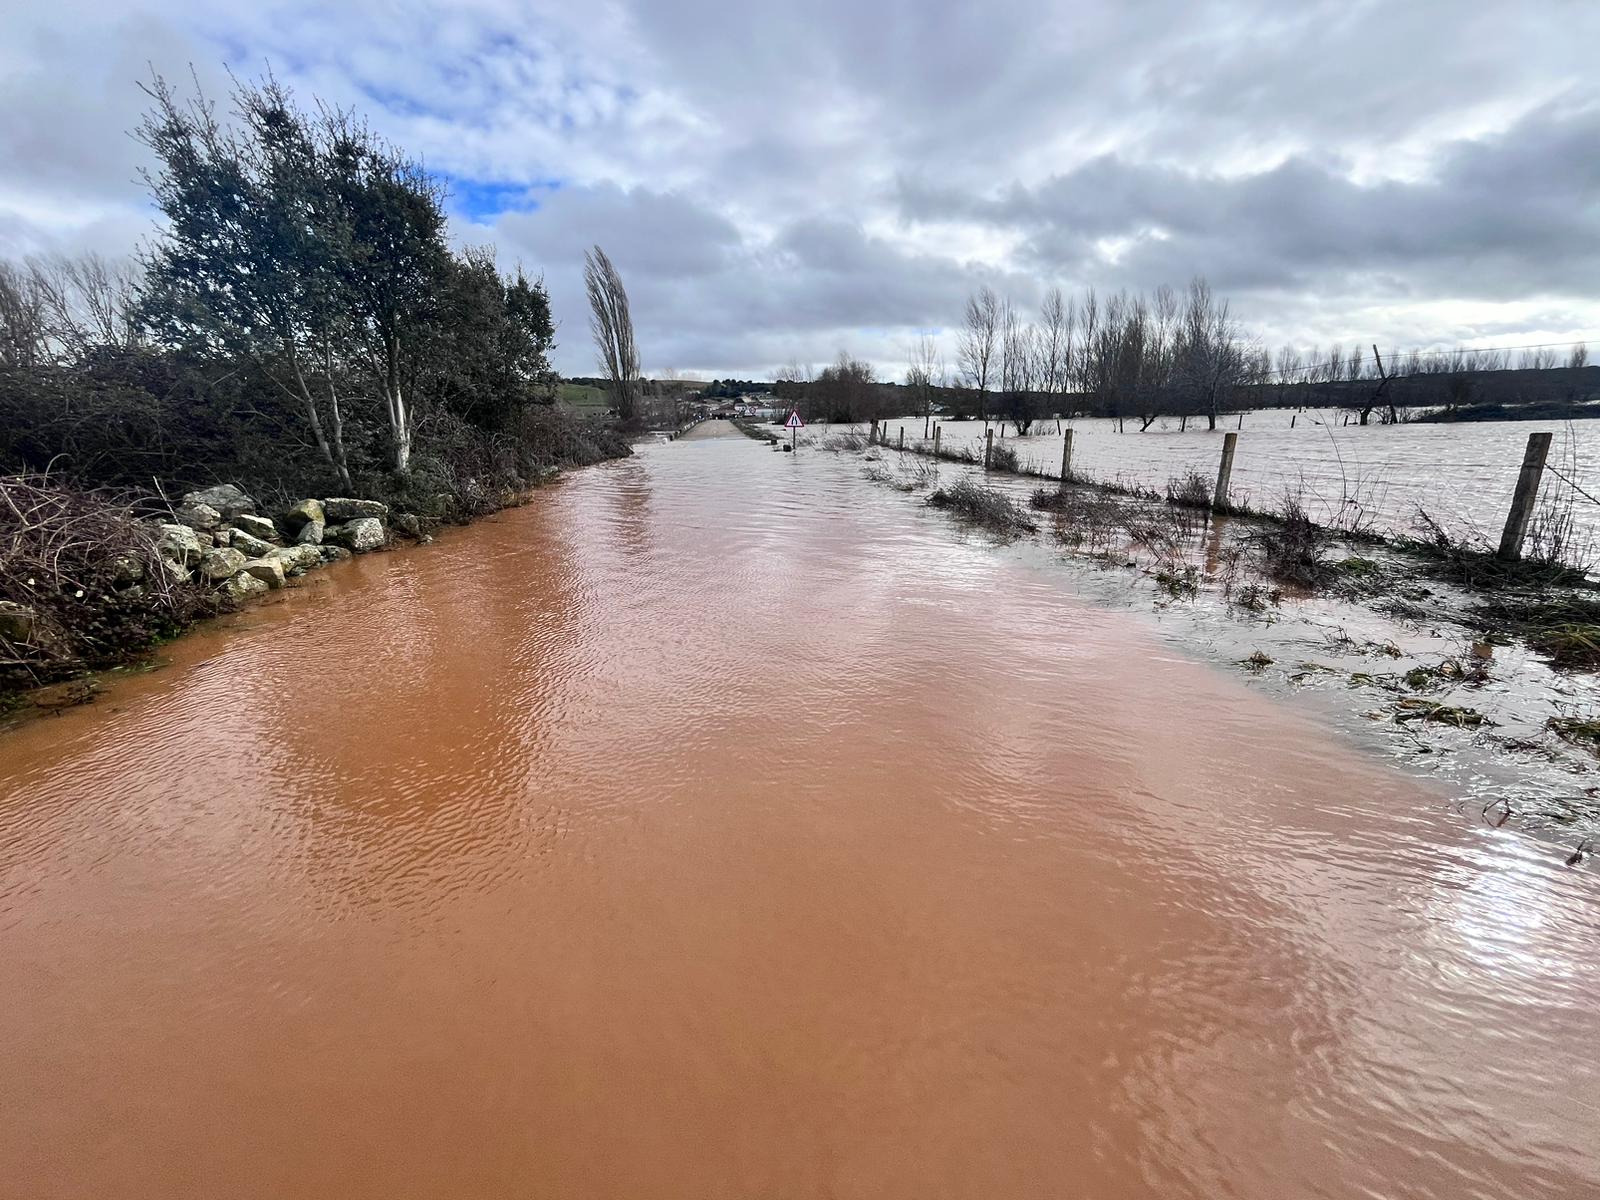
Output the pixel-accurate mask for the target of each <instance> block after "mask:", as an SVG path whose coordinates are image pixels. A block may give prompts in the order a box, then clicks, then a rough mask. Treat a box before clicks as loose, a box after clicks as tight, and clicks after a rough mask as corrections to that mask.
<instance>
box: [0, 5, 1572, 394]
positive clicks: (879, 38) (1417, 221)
mask: <svg viewBox="0 0 1600 1200" xmlns="http://www.w3.org/2000/svg"><path fill="white" fill-rule="evenodd" d="M1597 35H1600V7H1597V6H1596V5H1594V4H1593V3H1592V2H1591V0H1545V2H1544V3H1540V4H1529V5H1522V6H1512V5H1509V4H1505V3H1501V2H1498V0H1412V2H1409V3H1404V4H1401V3H1393V2H1379V0H1340V2H1338V3H1333V2H1331V0H1310V2H1304V3H1299V4H1295V5H1284V4H1282V3H1280V2H1277V0H1141V2H1140V3H1126V2H1118V0H1093V2H1078V3H1073V4H1062V3H1059V0H1013V2H1011V3H1008V4H1005V5H989V6H980V5H972V4H964V3H954V2H952V0H918V2H913V0H880V2H877V3H866V4H863V3H861V2H860V0H814V2H813V3H811V4H807V5H794V4H791V3H777V2H776V0H742V2H735V0H584V2H582V3H580V2H578V0H461V2H459V3H456V4H452V5H450V6H448V7H441V6H437V5H433V6H429V5H424V4H420V3H416V2H414V0H344V2H343V3H332V4H313V3H310V0H261V3H258V4H255V5H252V6H249V7H248V9H246V8H243V7H240V6H217V5H214V4H209V3H202V2H201V0H124V2H122V3H119V4H116V5H113V4H110V3H109V2H108V0H59V2H58V3H53V4H50V5H38V4H35V5H14V6H8V7H7V9H6V10H5V13H4V14H3V15H0V162H3V164H4V170H3V171H0V254H4V255H11V256H15V255H21V254H26V253H30V252H34V251H40V250H55V249H62V250H72V249H74V248H80V247H88V248H94V249H98V250H102V251H111V250H115V249H118V248H124V249H126V248H128V247H131V245H132V244H133V242H134V241H135V240H136V239H137V238H139V237H140V236H143V235H145V234H148V233H149V232H150V231H151V230H152V214H151V211H150V206H149V204H148V201H147V199H146V198H145V196H144V195H143V192H142V190H141V188H140V186H139V184H138V182H137V177H138V171H139V168H140V166H141V165H142V164H143V159H142V151H141V148H140V147H139V146H138V144H137V143H136V142H134V141H133V140H132V139H131V138H129V137H128V135H127V131H128V130H129V129H130V128H131V127H132V126H133V125H134V124H135V123H136V122H137V118H138V111H139V108H140V104H141V100H142V97H141V95H140V93H139V92H138V87H137V85H138V82H139V81H140V80H141V79H143V78H145V77H146V76H147V74H148V71H149V70H150V69H151V68H154V69H155V70H158V71H160V72H162V73H164V74H166V75H168V76H172V77H180V78H181V77H185V76H187V74H188V73H189V71H190V70H191V69H193V70H194V71H195V72H196V73H197V74H198V75H199V77H200V78H201V79H202V80H203V81H204V83H205V85H206V86H207V88H208V89H209V90H211V91H213V92H217V91H219V90H221V91H225V85H226V78H227V75H226V72H227V71H229V70H232V71H235V72H237V73H240V74H245V75H250V74H254V73H257V72H259V71H260V70H262V69H263V68H264V67H265V66H267V65H269V64H270V67H271V69H272V70H273V72H274V73H275V74H276V75H277V76H278V77H279V78H280V79H282V80H284V81H285V82H287V83H289V84H290V85H291V86H293V87H295V88H296V89H297V90H299V91H300V92H301V93H302V94H303V95H316V96H319V97H321V98H323V99H325V100H327V101H329V102H331V103H334V104H338V105H344V106H349V107H354V108H356V109H358V110H360V111H362V112H363V113H365V114H366V115H367V116H368V117H369V118H370V120H371V121H372V123H373V124H374V125H375V126H376V127H377V128H379V129H380V130H381V131H383V132H384V133H385V134H387V135H388V136H389V137H391V138H392V139H394V140H395V141H396V142H397V143H399V144H400V145H403V146H405V147H406V148H407V149H409V150H411V151H412V152H414V153H416V154H418V155H420V156H422V157H423V158H424V160H425V161H426V162H427V164H428V166H429V168H430V169H432V170H434V171H436V172H438V173H440V174H441V175H444V176H446V177H447V178H449V179H450V180H451V181H452V184H453V190H454V191H455V193H456V197H457V199H456V200H455V201H454V205H455V211H454V214H453V227H454V229H455V232H456V236H457V237H458V238H459V239H460V240H461V241H463V242H478V243H483V242H487V243H492V244H493V245H494V246H495V247H496V248H497V250H498V251H499V253H500V255H501V258H502V261H504V262H506V263H507V264H508V265H509V263H510V262H512V261H519V262H521V263H522V265H523V266H524V267H526V268H527V269H529V270H531V271H533V272H535V273H540V274H543V275H544V277H545V279H546V281H547V283H548V285H549V287H550V290H551V295H552V300H553V302H554V305H555V309H556V313H557V316H558V318H559V320H560V321H561V326H562V328H561V334H560V339H561V343H562V345H561V347H560V350H559V352H558V363H559V365H560V366H561V367H562V368H563V369H565V370H567V371H569V372H573V373H582V372H586V371H589V370H591V369H592V361H591V355H590V353H589V350H588V347H587V344H586V343H587V337H586V330H585V323H586V322H585V312H584V308H583V293H582V280H581V264H582V256H583V251H584V249H585V247H587V246H589V245H591V244H596V243H598V244H600V245H602V246H604V247H605V248H606V249H607V251H608V253H609V254H610V255H611V257H612V258H613V259H614V260H615V261H616V262H617V264H618V266H619V267H620V269H621V270H622V272H623V275H624V278H625V279H626V281H627V283H628V286H629V289H630V292H631V294H632V297H633V308H634V313H635V318H636V321H637V324H638V326H639V334H640V341H641V346H642V349H643V353H644V357H645V361H646V364H647V366H648V367H650V368H651V369H656V370H660V369H665V368H669V367H671V368H678V369H682V370H685V371H695V372H709V373H718V374H733V373H737V374H756V373H766V372H770V371H771V370H773V369H774V368H775V367H776V366H778V365H779V364H781V363H783V362H785V361H787V360H789V359H791V358H798V359H801V360H804V361H810V362H813V363H817V362H820V361H822V360H825V359H828V358H831V357H832V356H833V355H834V354H835V353H836V352H837V351H838V350H840V349H841V348H848V349H850V350H851V351H853V352H855V353H857V354H860V355H863V356H865V357H868V358H871V359H873V360H875V361H876V362H877V363H878V364H879V365H880V368H881V369H883V370H884V371H885V372H897V371H898V370H899V369H901V366H902V360H903V358H904V355H905V348H906V346H907V345H908V344H909V343H910V341H911V340H912V339H913V338H914V337H915V336H916V335H917V334H918V333H920V332H923V331H930V332H934V333H935V334H938V335H940V336H944V337H945V338H946V339H947V341H948V340H949V333H948V331H949V327H950V326H951V325H952V324H953V323H954V322H955V321H956V320H957V319H958V317H959V313H960V309H961V305H962V301H963V299H964V297H965V296H966V295H967V294H968V292H969V291H970V290H971V289H973V288H975V287H977V286H979V285H980V284H984V283H988V284H991V285H993V286H995V287H997V288H1000V289H1002V290H1004V291H1006V292H1008V293H1009V294H1010V295H1012V296H1013V297H1014V298H1015V299H1016V300H1017V301H1018V303H1020V304H1022V305H1024V306H1028V305H1031V304H1032V303H1034V302H1036V300H1037V298H1038V296H1039V295H1040V293H1041V292H1042V290H1043V289H1044V288H1045V287H1047V286H1050V285H1053V284H1060V285H1061V286H1063V287H1066V288H1069V289H1074V288H1081V287H1085V286H1095V287H1097V288H1102V289H1112V290H1115V289H1118V288H1123V287H1126V288H1131V289H1142V288H1148V287H1151V286H1154V285H1155V284H1158V283H1162V282H1168V283H1174V284H1181V283H1182V282H1183V281H1184V280H1185V279H1187V278H1188V277H1189V276H1190V275H1193V274H1196V273H1203V274H1205V275H1206V276H1207V277H1208V278H1210V279H1211V281H1212V283H1213V285H1214V286H1215V287H1217V288H1218V289H1219V290H1221V291H1223V292H1225V293H1226V294H1228V295H1229V296H1230V297H1231V298H1232V301H1233V304H1234V309H1235V311H1236V312H1237V313H1238V315H1239V316H1240V317H1241V318H1242V319H1243V320H1244V321H1245V322H1246V323H1247V324H1249V325H1250V326H1251V327H1252V328H1253V329H1255V330H1256V331H1257V332H1259V333H1260V334H1261V335H1262V336H1263V337H1264V338H1267V339H1269V340H1272V341H1274V342H1275V341H1278V340H1295V341H1299V342H1302V343H1309V342H1313V341H1322V340H1327V339H1331V338H1342V337H1361V338H1363V339H1365V338H1374V339H1378V340H1385V341H1388V342H1390V343H1391V344H1394V343H1397V342H1398V343H1402V344H1406V345H1427V344H1437V343H1449V342H1455V341H1466V340H1477V341H1480V342H1481V341H1483V340H1484V339H1495V340H1499V341H1504V340H1506V339H1512V340H1532V339H1535V338H1540V339H1546V338H1547V339H1551V340H1554V339H1558V338H1565V337H1574V338H1575V337H1583V336H1596V335H1600V296H1597V295H1596V289H1597V284H1596V280H1600V270H1597V267H1600V262H1597V258H1600V209H1597V204H1600V199H1597V198H1600V186H1597V185H1600V156H1597V155H1596V154H1595V153H1594V152H1593V147H1594V146H1595V145H1596V144H1597V134H1600V85H1597V83H1596V82H1595V72H1594V71H1593V69H1592V63H1591V61H1590V59H1591V56H1592V46H1593V45H1594V44H1596V40H1597ZM485 197H495V198H496V199H495V200H494V201H493V202H492V203H491V202H490V201H488V200H486V199H485ZM952 352H953V346H950V345H947V353H952Z"/></svg>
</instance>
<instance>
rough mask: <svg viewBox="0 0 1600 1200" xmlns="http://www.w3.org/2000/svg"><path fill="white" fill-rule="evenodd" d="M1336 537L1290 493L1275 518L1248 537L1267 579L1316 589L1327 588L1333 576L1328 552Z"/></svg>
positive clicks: (1312, 589)
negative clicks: (1308, 514)
mask: <svg viewBox="0 0 1600 1200" xmlns="http://www.w3.org/2000/svg"><path fill="white" fill-rule="evenodd" d="M1334 536H1335V535H1334V533H1333V531H1332V530H1330V529H1327V528H1325V527H1323V526H1321V525H1318V524H1317V523H1316V522H1315V521H1313V520H1312V519H1311V518H1310V517H1309V516H1307V515H1306V511H1305V509H1304V508H1302V507H1301V505H1300V501H1299V499H1298V498H1296V497H1294V496H1287V497H1285V498H1284V501H1283V507H1282V508H1281V509H1280V510H1279V511H1278V513H1277V514H1276V515H1275V516H1274V518H1273V519H1272V520H1270V521H1266V522H1263V523H1262V524H1261V525H1260V526H1259V527H1258V528H1257V529H1255V530H1253V531H1252V532H1251V533H1250V534H1249V535H1248V538H1249V542H1250V544H1251V545H1252V546H1253V547H1254V548H1255V550H1256V553H1257V554H1258V555H1259V557H1260V559H1261V567H1262V570H1263V571H1264V572H1265V573H1266V575H1267V577H1268V578H1270V579H1272V580H1275V581H1276V582H1278V583H1286V584H1290V585H1292V586H1294V587H1301V588H1305V589H1307V590H1309V591H1314V590H1317V589H1319V588H1322V587H1325V586H1326V585H1327V583H1328V581H1329V580H1330V579H1331V578H1332V576H1333V573H1334V568H1333V564H1332V563H1330V562H1329V561H1328V552H1329V550H1330V549H1331V548H1332V546H1333V541H1334Z"/></svg>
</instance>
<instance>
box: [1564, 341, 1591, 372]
mask: <svg viewBox="0 0 1600 1200" xmlns="http://www.w3.org/2000/svg"><path fill="white" fill-rule="evenodd" d="M1588 365H1589V347H1588V346H1587V345H1585V344H1584V343H1583V342H1579V343H1578V344H1577V345H1576V346H1574V347H1573V348H1572V353H1571V354H1569V355H1567V366H1568V367H1571V368H1574V369H1575V368H1577V367H1586V366H1588Z"/></svg>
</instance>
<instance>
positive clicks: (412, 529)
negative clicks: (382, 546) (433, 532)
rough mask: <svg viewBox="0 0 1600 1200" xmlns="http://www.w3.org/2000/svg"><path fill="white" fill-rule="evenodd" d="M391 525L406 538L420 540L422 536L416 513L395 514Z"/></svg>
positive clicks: (419, 521) (420, 523)
mask: <svg viewBox="0 0 1600 1200" xmlns="http://www.w3.org/2000/svg"><path fill="white" fill-rule="evenodd" d="M391 524H393V525H394V527H395V528H396V529H398V530H399V531H400V532H401V533H403V534H405V535H406V536H407V537H412V538H420V537H421V536H422V522H421V520H419V519H418V517H417V514H416V513H396V514H395V518H394V520H393V521H392V522H391Z"/></svg>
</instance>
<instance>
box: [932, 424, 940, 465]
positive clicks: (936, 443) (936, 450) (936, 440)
mask: <svg viewBox="0 0 1600 1200" xmlns="http://www.w3.org/2000/svg"><path fill="white" fill-rule="evenodd" d="M939 428H940V427H939V426H938V425H935V426H934V427H933V457H934V458H938V457H939Z"/></svg>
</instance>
